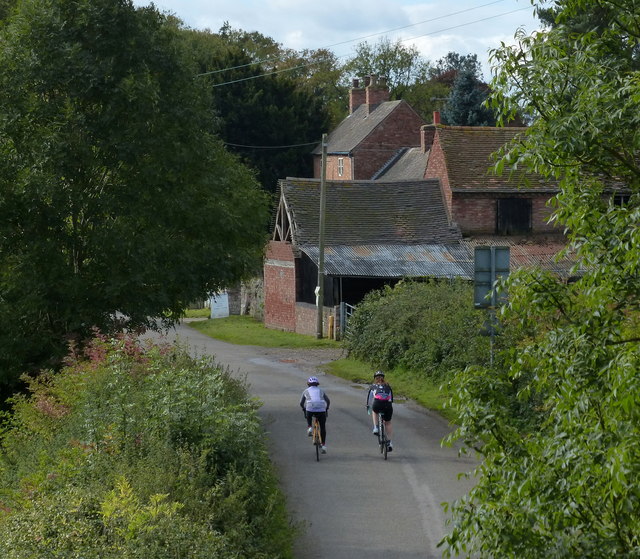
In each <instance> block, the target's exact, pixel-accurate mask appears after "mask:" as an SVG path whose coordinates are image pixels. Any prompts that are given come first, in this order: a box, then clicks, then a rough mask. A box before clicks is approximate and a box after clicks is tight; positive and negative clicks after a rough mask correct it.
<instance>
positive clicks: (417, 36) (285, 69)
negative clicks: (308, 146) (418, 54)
mask: <svg viewBox="0 0 640 559" xmlns="http://www.w3.org/2000/svg"><path fill="white" fill-rule="evenodd" d="M500 1H502V0H500ZM528 9H530V8H529V7H528V6H527V7H525V8H518V9H517V10H511V11H509V12H504V13H502V14H497V15H494V16H488V17H484V18H481V19H476V20H474V21H468V22H466V23H460V24H458V25H453V26H451V27H446V28H444V29H439V30H438V31H430V32H429V33H423V34H422V35H416V36H415V37H410V38H408V39H402V40H401V41H400V42H401V43H405V42H407V41H413V40H415V39H419V38H420V37H428V36H429V35H437V34H438V33H444V32H445V31H451V30H453V29H459V28H461V27H466V26H468V25H473V24H474V23H481V22H483V21H488V20H491V19H496V18H499V17H503V16H507V15H510V14H514V13H517V12H522V11H524V10H528ZM443 17H444V16H443ZM416 25H417V24H416ZM381 34H383V33H377V34H376V35H381ZM371 36H373V35H371ZM347 42H349V41H347ZM345 56H348V55H346V54H345V55H341V56H338V58H344V57H345ZM253 64H258V63H257V62H255V63H252V64H249V65H253ZM314 64H315V62H310V63H308V64H301V65H299V66H294V67H292V68H283V69H281V70H273V71H270V72H264V73H262V74H258V75H256V76H248V77H244V78H239V79H237V80H230V81H226V82H222V83H216V84H212V86H211V87H222V86H225V85H231V84H234V83H239V82H245V81H250V80H255V79H258V78H262V77H266V76H271V75H273V74H281V73H283V72H291V71H293V70H299V69H301V68H307V67H309V66H313V65H314ZM240 67H241V66H236V68H240ZM231 69H232V68H225V70H231ZM225 70H215V71H212V72H204V73H202V74H196V77H199V76H206V75H210V74H214V73H218V72H223V71H225Z"/></svg>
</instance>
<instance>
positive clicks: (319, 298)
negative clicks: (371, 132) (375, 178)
mask: <svg viewBox="0 0 640 559" xmlns="http://www.w3.org/2000/svg"><path fill="white" fill-rule="evenodd" d="M326 179H327V135H326V134H323V135H322V164H321V170H320V219H319V221H320V229H319V231H318V285H317V287H316V306H317V307H318V320H317V323H316V338H317V339H321V338H322V330H323V329H322V322H323V321H322V319H323V310H324V217H325V211H326V203H327V202H326V197H327V194H326Z"/></svg>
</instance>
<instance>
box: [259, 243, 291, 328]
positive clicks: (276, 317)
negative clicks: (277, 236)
mask: <svg viewBox="0 0 640 559" xmlns="http://www.w3.org/2000/svg"><path fill="white" fill-rule="evenodd" d="M264 324H265V326H266V327H267V328H275V329H279V330H286V331H289V332H294V331H295V328H296V270H295V258H294V256H293V250H292V248H291V244H290V243H286V242H281V241H270V242H269V245H268V246H267V254H266V259H265V263H264Z"/></svg>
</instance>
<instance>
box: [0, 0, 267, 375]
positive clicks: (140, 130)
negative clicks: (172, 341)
mask: <svg viewBox="0 0 640 559" xmlns="http://www.w3.org/2000/svg"><path fill="white" fill-rule="evenodd" d="M0 33H1V37H0V371H1V373H0V375H1V376H0V382H2V383H4V384H5V385H7V384H8V385H10V384H12V383H13V382H14V381H15V378H16V375H17V374H19V373H20V372H22V371H24V370H27V369H35V368H38V367H41V366H42V365H45V364H48V363H49V364H53V363H55V361H56V359H57V358H59V357H60V356H61V355H62V354H63V353H64V351H65V344H66V342H67V341H68V340H69V339H70V338H74V339H82V338H83V337H84V336H86V335H87V334H89V333H90V329H92V328H93V327H97V328H99V329H101V330H103V331H107V332H111V331H114V330H116V329H119V328H121V327H123V326H126V327H128V328H137V327H146V326H155V324H156V322H155V318H154V317H160V316H164V317H166V319H167V320H169V321H170V320H173V319H176V318H177V317H179V316H180V314H181V313H182V311H183V309H184V308H185V306H186V305H187V304H188V303H189V302H190V301H192V300H193V299H195V298H198V297H201V296H203V295H205V294H206V293H207V292H210V291H214V290H217V289H219V288H222V287H226V286H228V285H230V284H231V283H232V282H235V281H237V280H239V279H240V278H242V277H243V276H245V275H247V274H249V273H252V272H254V271H255V270H256V269H259V265H260V262H261V253H262V247H263V241H264V232H265V225H266V222H267V215H268V205H267V201H266V200H265V197H264V195H263V194H262V193H261V191H260V189H259V188H258V186H257V184H256V182H255V180H254V178H253V176H252V174H251V173H250V172H249V171H248V170H247V169H246V168H245V167H244V166H243V165H241V164H240V163H239V162H238V160H237V159H236V158H234V157H233V156H230V155H229V154H228V153H227V152H226V151H225V150H224V148H223V146H222V144H221V143H220V141H219V140H217V139H216V137H215V136H214V135H213V134H212V130H213V126H214V123H213V119H212V118H211V111H210V99H209V96H208V92H207V90H206V89H205V88H202V87H201V86H200V82H199V81H198V80H195V79H194V74H195V73H196V68H195V67H194V66H193V65H192V64H191V63H190V61H189V58H188V57H187V56H186V54H185V51H184V49H183V44H182V41H181V39H180V37H179V36H178V31H177V29H176V28H175V25H173V24H170V22H168V21H167V19H166V18H165V17H164V16H161V15H160V14H159V13H158V12H157V11H156V10H155V9H154V8H152V7H149V8H142V9H138V10H136V9H134V7H133V5H132V3H131V1H130V0H57V1H56V2H49V1H47V0H24V1H22V2H20V3H19V8H18V12H17V13H16V15H14V16H13V17H12V18H11V20H10V21H9V23H8V25H7V26H5V27H4V28H2V30H1V31H0Z"/></svg>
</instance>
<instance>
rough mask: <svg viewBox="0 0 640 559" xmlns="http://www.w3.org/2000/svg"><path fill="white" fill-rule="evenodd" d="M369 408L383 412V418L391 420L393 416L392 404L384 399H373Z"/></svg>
mask: <svg viewBox="0 0 640 559" xmlns="http://www.w3.org/2000/svg"><path fill="white" fill-rule="evenodd" d="M371 409H372V410H373V411H374V412H376V413H380V412H382V413H384V420H385V421H391V418H392V417H393V404H392V403H391V402H385V401H384V400H374V401H373V404H372V405H371Z"/></svg>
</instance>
